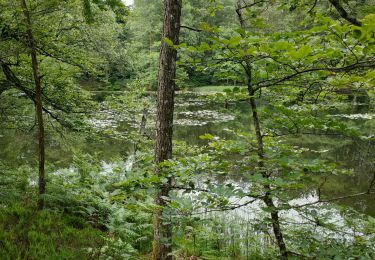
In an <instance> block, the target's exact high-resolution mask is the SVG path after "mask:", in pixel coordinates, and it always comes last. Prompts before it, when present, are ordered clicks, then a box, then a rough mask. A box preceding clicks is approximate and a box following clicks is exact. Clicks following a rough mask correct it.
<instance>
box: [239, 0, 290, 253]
mask: <svg viewBox="0 0 375 260" xmlns="http://www.w3.org/2000/svg"><path fill="white" fill-rule="evenodd" d="M242 10H243V7H242V3H241V1H240V0H239V1H238V2H237V9H236V12H237V15H238V19H239V22H240V25H241V28H242V29H243V30H245V29H246V22H245V19H244V17H243V15H242ZM242 36H243V35H242ZM242 66H243V68H244V70H245V73H246V75H247V78H248V81H247V89H248V93H249V96H250V106H251V111H252V118H253V124H254V129H255V136H256V139H257V154H258V158H259V160H258V167H259V170H260V171H261V172H262V175H263V177H264V178H269V177H270V176H269V175H268V173H267V171H266V170H265V167H264V159H265V156H264V142H263V135H262V131H261V126H260V120H259V116H258V108H257V103H256V100H255V91H254V88H253V82H252V69H253V68H252V63H251V61H250V60H249V59H248V60H246V62H245V63H244V64H242ZM263 187H264V189H265V195H264V197H263V202H264V203H265V204H266V206H267V207H268V209H270V211H271V220H272V229H273V233H274V235H275V238H276V242H277V245H278V247H279V251H280V259H283V260H284V259H288V251H287V249H286V245H285V242H284V238H283V234H282V231H281V226H280V220H279V212H278V210H277V208H276V206H275V204H274V202H273V200H272V196H271V195H270V194H271V191H272V188H271V186H270V185H268V184H266V185H264V186H263Z"/></svg>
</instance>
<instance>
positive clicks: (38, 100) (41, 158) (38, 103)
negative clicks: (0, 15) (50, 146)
mask: <svg viewBox="0 0 375 260" xmlns="http://www.w3.org/2000/svg"><path fill="white" fill-rule="evenodd" d="M21 7H22V10H23V15H24V18H25V23H26V34H27V40H28V46H29V49H30V56H31V65H32V69H33V76H34V83H35V110H36V118H37V125H38V163H39V199H38V208H39V209H43V208H44V198H43V195H44V194H45V191H46V183H45V171H44V162H45V151H44V124H43V107H42V88H41V82H40V75H39V68H38V59H37V55H36V46H35V39H34V35H33V30H32V24H31V18H30V12H29V10H28V8H27V5H26V0H21Z"/></svg>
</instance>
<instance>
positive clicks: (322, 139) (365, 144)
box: [0, 93, 375, 216]
mask: <svg viewBox="0 0 375 260" xmlns="http://www.w3.org/2000/svg"><path fill="white" fill-rule="evenodd" d="M109 94H110V93H107V94H106V95H109ZM119 94H121V93H116V94H114V93H112V94H111V95H119ZM100 99H101V100H103V97H102V96H101V97H100ZM151 110H152V109H151ZM153 115H154V114H153V112H150V114H149V115H148V117H149V118H152V117H153ZM250 115H251V114H250V107H249V105H248V104H247V103H246V102H242V103H236V104H233V105H231V107H229V108H228V109H225V108H224V106H223V104H218V103H215V102H213V101H208V100H205V99H202V98H200V97H199V94H197V93H182V94H178V95H177V98H176V115H175V129H174V135H175V139H177V140H183V141H185V142H187V143H188V144H194V145H203V144H205V143H207V141H205V140H202V139H200V138H199V136H201V135H204V134H206V133H210V134H211V135H214V136H220V137H221V138H229V137H231V136H232V132H231V131H230V130H233V129H240V130H242V131H251V129H252V123H251V117H250ZM373 115H374V114H373V113H372V112H371V109H370V111H366V113H363V114H356V115H353V114H351V115H348V114H339V115H337V116H341V117H345V118H346V120H350V121H352V122H353V123H354V124H357V125H370V128H369V129H370V130H369V131H370V132H371V131H372V130H373V129H372V130H371V125H374V120H375V118H374V116H373ZM138 118H140V116H138ZM91 123H92V125H93V126H94V127H95V128H97V129H99V128H100V129H102V130H103V129H104V130H108V131H107V132H108V135H107V136H105V137H102V138H100V139H98V138H87V137H86V136H84V135H81V134H76V133H69V132H67V133H64V135H63V136H64V137H63V138H61V137H56V136H54V135H52V134H51V133H50V132H49V133H48V134H47V160H48V161H49V162H54V167H56V168H57V169H58V168H68V167H70V164H71V162H72V156H71V150H72V149H74V150H80V151H82V152H86V153H91V154H93V153H100V157H101V159H102V160H103V162H106V161H112V160H113V158H120V159H121V158H122V159H124V160H125V158H127V156H128V154H129V152H130V150H131V145H130V144H129V142H128V140H127V138H129V137H128V136H127V132H128V130H129V128H131V127H133V125H134V122H128V121H127V119H126V118H122V117H121V116H119V114H118V112H114V111H110V110H106V111H102V113H101V115H100V116H96V117H95V118H94V119H93V120H92V122H91ZM147 126H148V131H149V135H150V136H151V138H152V130H150V129H151V128H152V126H153V120H148V124H147ZM373 133H374V132H373V131H372V134H373ZM112 134H113V135H116V136H115V137H113V138H112V137H111V135H112ZM58 135H59V134H57V136H58ZM33 140H34V139H32V138H30V133H25V132H20V131H10V130H7V131H5V130H2V131H0V147H1V150H0V161H3V162H7V163H8V164H12V165H22V164H31V165H35V164H36V158H35V148H36V143H35V141H33ZM66 140H70V142H69V145H67V143H68V142H65V141H66ZM288 142H290V143H291V144H295V145H298V146H302V147H308V148H310V149H314V150H321V151H322V150H324V151H325V152H324V153H320V155H319V156H321V157H322V158H328V159H330V160H333V161H334V162H336V163H337V165H339V167H342V168H347V169H353V174H352V175H345V176H333V177H332V178H330V179H329V180H328V181H327V185H325V186H324V188H323V190H322V195H324V196H325V197H327V198H334V197H340V196H345V195H348V194H354V193H357V192H363V191H366V190H367V188H368V186H369V180H370V179H371V176H372V175H373V174H374V170H375V169H374V154H375V144H374V142H373V141H370V140H367V141H366V140H358V139H345V140H343V139H342V138H341V137H338V136H311V135H310V136H298V137H290V138H288ZM71 144H74V145H73V147H72V145H71ZM338 144H339V145H338ZM307 156H311V159H315V158H316V156H317V155H316V154H314V153H311V154H308V155H307ZM57 169H56V170H57ZM314 192H315V191H314V190H311V192H310V193H309V194H306V196H307V197H308V196H311V194H314ZM374 201H375V195H373V194H372V195H367V196H362V197H355V198H347V199H344V200H340V201H338V203H340V204H343V205H348V206H351V207H353V208H355V209H356V210H358V211H360V212H363V213H365V214H369V215H372V216H375V203H374Z"/></svg>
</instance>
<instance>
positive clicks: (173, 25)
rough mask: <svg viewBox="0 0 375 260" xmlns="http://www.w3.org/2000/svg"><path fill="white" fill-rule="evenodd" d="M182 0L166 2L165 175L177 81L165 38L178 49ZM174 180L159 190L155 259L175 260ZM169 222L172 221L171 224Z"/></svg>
mask: <svg viewBox="0 0 375 260" xmlns="http://www.w3.org/2000/svg"><path fill="white" fill-rule="evenodd" d="M181 5H182V0H165V1H164V25H163V36H162V37H163V40H162V43H161V47H160V58H159V76H158V92H157V110H156V146H155V164H156V165H157V171H158V174H162V169H160V168H159V163H161V162H163V161H165V160H168V159H171V158H172V135H173V110H174V90H175V78H176V59H177V51H176V49H174V48H173V47H171V46H169V45H168V44H167V43H166V42H165V41H164V38H167V39H169V40H171V41H172V42H173V43H174V44H175V45H177V44H178V43H179V33H180V17H181ZM171 182H172V179H171V178H169V180H168V182H167V183H164V184H162V185H161V186H160V187H158V191H157V194H156V195H155V204H156V205H157V206H158V208H157V209H156V210H155V212H154V215H153V225H154V241H153V259H154V260H164V259H172V256H171V254H170V253H171V252H172V226H171V225H170V224H169V223H165V219H164V218H165V216H163V209H164V208H165V206H166V205H167V202H166V200H165V197H168V195H169V191H170V185H171ZM168 222H169V220H168Z"/></svg>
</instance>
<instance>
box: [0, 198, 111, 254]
mask: <svg viewBox="0 0 375 260" xmlns="http://www.w3.org/2000/svg"><path fill="white" fill-rule="evenodd" d="M0 230H1V231H0V256H1V257H0V258H1V259H90V258H92V257H95V255H97V254H98V252H93V251H92V249H94V250H98V249H100V248H102V247H103V246H104V245H105V241H104V239H103V235H104V234H103V232H101V231H99V230H96V229H94V228H92V227H91V226H89V225H87V224H86V223H85V221H84V220H83V219H81V218H78V217H74V216H66V215H63V214H61V213H57V212H52V211H48V210H44V211H37V210H36V209H33V208H25V207H21V206H16V205H15V206H11V207H4V208H1V209H0ZM90 248H91V252H90Z"/></svg>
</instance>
